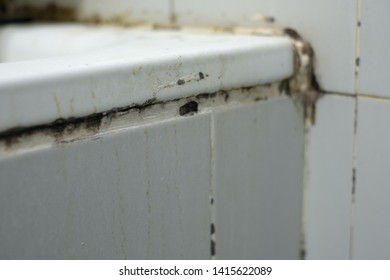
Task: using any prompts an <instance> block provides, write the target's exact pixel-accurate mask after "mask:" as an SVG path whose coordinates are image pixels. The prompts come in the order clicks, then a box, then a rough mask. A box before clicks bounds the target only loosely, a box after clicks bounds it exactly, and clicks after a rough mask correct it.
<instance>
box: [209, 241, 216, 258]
mask: <svg viewBox="0 0 390 280" xmlns="http://www.w3.org/2000/svg"><path fill="white" fill-rule="evenodd" d="M210 253H211V256H212V257H214V256H215V241H214V240H211V244H210Z"/></svg>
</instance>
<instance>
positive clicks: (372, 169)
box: [352, 98, 390, 259]
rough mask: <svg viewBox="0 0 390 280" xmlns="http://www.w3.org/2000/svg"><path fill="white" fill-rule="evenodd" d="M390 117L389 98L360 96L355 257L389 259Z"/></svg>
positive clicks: (354, 237) (354, 236) (354, 238)
mask: <svg viewBox="0 0 390 280" xmlns="http://www.w3.org/2000/svg"><path fill="white" fill-rule="evenodd" d="M389 119H390V102H389V101H383V100H375V99H368V98H359V107H358V149H357V169H356V171H357V177H356V205H355V224H354V235H353V248H352V252H353V258H355V259H390V218H389V205H390V204H389V198H390V188H389V182H390V172H389V167H390V149H389V143H390V124H389V122H388V120H389Z"/></svg>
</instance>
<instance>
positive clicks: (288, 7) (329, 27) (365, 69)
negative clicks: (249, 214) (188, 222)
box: [18, 0, 390, 259]
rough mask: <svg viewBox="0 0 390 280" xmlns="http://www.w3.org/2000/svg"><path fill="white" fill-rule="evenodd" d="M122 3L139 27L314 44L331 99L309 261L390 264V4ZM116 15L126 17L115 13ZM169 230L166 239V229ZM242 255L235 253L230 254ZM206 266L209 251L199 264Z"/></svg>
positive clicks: (312, 207) (87, 9)
mask: <svg viewBox="0 0 390 280" xmlns="http://www.w3.org/2000/svg"><path fill="white" fill-rule="evenodd" d="M18 1H23V0H18ZM108 2H109V1H103V0H99V1H97V0H95V1H92V0H85V1H80V2H78V3H77V5H80V6H81V7H82V11H83V13H84V14H85V15H88V14H89V13H91V14H92V13H100V10H105V9H106V7H107V5H106V4H107V3H108ZM117 2H118V6H116V7H117V8H118V7H119V8H118V9H120V10H122V11H123V13H122V14H123V16H125V17H129V18H133V19H134V20H139V21H142V20H145V21H153V22H156V23H162V24H167V23H172V22H171V21H172V20H175V21H176V23H177V24H178V25H199V26H210V25H215V26H235V25H243V26H269V27H272V26H277V27H288V28H293V29H295V30H296V31H297V32H298V33H299V34H301V35H302V37H303V38H304V39H306V40H307V41H309V42H310V43H311V44H312V46H313V49H314V51H315V74H316V77H317V80H318V82H319V84H320V87H321V89H322V90H323V91H324V92H326V94H325V95H324V96H323V97H322V99H320V101H319V102H318V104H317V116H316V123H315V124H314V126H313V127H312V128H311V130H310V132H309V145H308V146H306V149H308V162H307V163H306V164H308V165H309V175H308V185H307V186H306V187H307V189H306V191H307V201H306V206H305V209H306V213H304V216H305V219H306V221H305V231H306V232H305V238H306V240H305V241H306V257H307V258H336V259H344V258H357V259H359V258H386V259H389V258H390V247H389V244H390V219H389V218H388V215H387V213H388V212H389V203H388V200H387V199H388V198H389V197H390V188H389V182H390V178H389V174H390V172H389V166H390V160H389V159H390V149H389V144H388V143H389V141H390V127H389V125H388V123H389V119H390V113H389V112H390V102H389V101H390V98H389V97H390V91H389V89H388V83H387V80H388V76H389V65H390V51H389V50H390V29H389V16H388V13H389V11H390V2H389V1H388V0H376V1H370V0H345V1H338V0H328V1H324V0H234V1H233V0H232V1H223V0H213V1H206V0H196V1H195V0H171V1H168V0H165V1H153V0H150V1H135V0H134V1H124V0H123V1H117ZM92 5H94V8H91V6H92ZM108 6H110V7H111V8H110V9H116V8H114V6H115V5H108ZM130 6H131V8H130ZM127 7H128V8H127ZM94 9H95V10H94ZM99 9H100V10H99ZM115 13H116V10H106V14H107V15H110V14H115ZM126 13H127V14H126ZM103 14H104V13H103ZM266 19H268V20H266ZM270 19H272V20H270ZM271 21H272V22H271ZM357 96H359V97H357ZM243 118H245V117H243ZM220 125H221V126H223V125H225V126H229V125H233V124H229V123H227V124H222V123H221V124H220ZM167 129H170V128H167ZM217 129H218V127H217ZM228 131H229V130H227V132H225V133H228ZM226 145H229V142H226ZM231 156H232V157H233V158H234V157H235V156H234V155H231ZM123 160H124V159H123ZM167 168H169V167H167ZM217 179H218V178H217ZM194 180H195V179H194ZM242 183H243V184H244V185H245V182H242ZM245 187H246V188H250V185H245ZM226 188H228V190H227V194H226V193H223V192H221V195H222V194H224V195H229V194H230V193H229V192H232V194H234V192H235V191H236V190H234V189H232V188H230V187H229V185H226ZM229 188H230V189H229ZM275 191H276V190H275ZM217 194H218V192H217ZM126 199H127V198H126ZM240 199H243V198H242V197H241V198H240ZM165 210H166V211H168V212H169V209H165ZM165 210H164V211H165ZM229 210H230V211H233V210H234V209H229ZM118 211H119V210H118ZM164 211H163V213H164ZM168 212H167V213H168ZM223 214H224V213H220V214H219V213H217V221H218V219H220V220H223V219H227V218H226V216H224V215H223ZM233 214H234V213H233ZM281 215H282V214H281ZM241 218H245V217H241ZM156 219H157V218H156ZM205 219H206V218H205ZM177 226H178V227H179V225H177ZM254 226H255V225H254ZM159 230H161V232H162V233H163V232H164V228H160V229H159ZM228 230H229V229H228ZM230 230H232V231H231V232H230V233H232V234H234V231H233V229H230ZM265 234H267V233H265ZM183 238H186V236H185V235H183ZM219 239H220V240H221V242H226V243H227V244H229V242H230V241H231V239H229V238H227V237H224V236H219ZM183 240H184V239H183ZM224 240H225V241H224ZM230 245H231V244H230ZM259 246H260V245H259ZM198 249H199V248H198ZM240 249H242V248H235V247H234V246H233V245H231V246H230V247H229V246H228V247H225V249H224V250H232V251H233V250H234V251H236V252H239V250H240ZM225 253H226V254H228V253H229V252H228V251H226V252H224V251H223V250H221V251H220V252H219V254H221V255H222V256H224V254H225ZM202 256H203V255H202V252H200V251H199V257H202Z"/></svg>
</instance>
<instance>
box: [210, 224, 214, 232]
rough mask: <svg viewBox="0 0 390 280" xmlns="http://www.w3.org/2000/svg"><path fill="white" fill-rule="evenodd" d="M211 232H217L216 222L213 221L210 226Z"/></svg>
mask: <svg viewBox="0 0 390 280" xmlns="http://www.w3.org/2000/svg"><path fill="white" fill-rule="evenodd" d="M210 233H211V234H214V233H215V225H214V223H212V224H211V226H210Z"/></svg>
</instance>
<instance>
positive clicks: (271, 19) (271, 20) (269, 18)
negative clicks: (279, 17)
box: [265, 16, 275, 23]
mask: <svg viewBox="0 0 390 280" xmlns="http://www.w3.org/2000/svg"><path fill="white" fill-rule="evenodd" d="M265 21H266V22H268V23H274V22H275V18H274V17H271V16H266V17H265Z"/></svg>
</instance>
